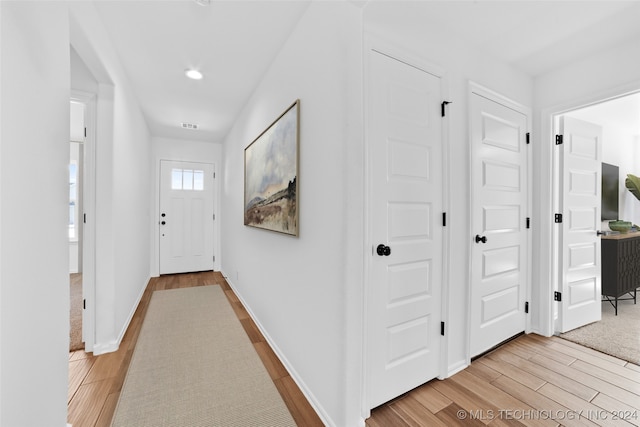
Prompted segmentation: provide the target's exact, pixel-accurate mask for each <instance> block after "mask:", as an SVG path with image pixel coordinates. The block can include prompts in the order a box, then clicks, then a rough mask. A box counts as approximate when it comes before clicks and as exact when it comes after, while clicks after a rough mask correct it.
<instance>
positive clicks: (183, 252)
mask: <svg viewBox="0 0 640 427" xmlns="http://www.w3.org/2000/svg"><path fill="white" fill-rule="evenodd" d="M159 223H160V225H159V227H160V274H170V273H185V272H190V271H206V270H213V165H212V164H208V163H188V162H172V161H165V160H163V161H161V162H160V218H159Z"/></svg>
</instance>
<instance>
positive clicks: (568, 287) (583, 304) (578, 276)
mask: <svg viewBox="0 0 640 427" xmlns="http://www.w3.org/2000/svg"><path fill="white" fill-rule="evenodd" d="M560 135H563V143H562V144H560V145H558V153H559V156H560V159H559V160H560V161H559V164H560V177H561V182H560V183H559V184H560V191H561V199H562V206H560V211H561V213H562V223H561V224H558V226H560V227H561V229H562V232H561V233H560V246H561V251H560V252H561V259H560V260H559V262H560V266H561V267H560V268H559V272H560V274H561V277H560V278H559V283H560V284H561V292H562V297H561V302H560V310H559V313H558V328H557V329H559V332H566V331H569V330H571V329H575V328H577V327H580V326H583V325H586V324H587V323H591V322H596V321H598V320H600V318H601V315H602V305H601V302H600V300H601V296H600V294H601V275H600V265H601V261H600V237H599V236H598V234H597V232H598V230H599V228H600V221H601V220H600V209H601V206H600V203H601V191H602V185H601V182H602V181H601V180H602V160H601V159H602V128H601V127H600V126H598V125H595V124H593V123H588V122H584V121H582V120H578V119H575V118H573V117H566V116H565V117H561V118H560Z"/></svg>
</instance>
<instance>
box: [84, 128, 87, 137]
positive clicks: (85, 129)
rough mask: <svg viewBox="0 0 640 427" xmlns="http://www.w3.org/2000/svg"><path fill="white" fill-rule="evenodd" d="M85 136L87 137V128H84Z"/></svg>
mask: <svg viewBox="0 0 640 427" xmlns="http://www.w3.org/2000/svg"><path fill="white" fill-rule="evenodd" d="M84 137H85V138H86V137H87V128H84Z"/></svg>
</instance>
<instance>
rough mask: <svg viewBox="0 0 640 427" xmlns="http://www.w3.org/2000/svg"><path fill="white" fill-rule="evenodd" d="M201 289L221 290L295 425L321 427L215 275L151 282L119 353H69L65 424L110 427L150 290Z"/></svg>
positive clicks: (201, 274)
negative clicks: (213, 286) (218, 286)
mask: <svg viewBox="0 0 640 427" xmlns="http://www.w3.org/2000/svg"><path fill="white" fill-rule="evenodd" d="M205 285H220V286H221V287H222V289H223V290H224V291H225V293H226V295H227V299H228V300H229V302H230V304H231V306H232V307H233V309H234V311H235V313H236V316H237V317H238V319H239V320H240V322H241V323H242V326H243V327H244V329H245V331H246V333H247V335H248V336H249V338H250V339H251V342H252V343H253V345H254V347H255V349H256V352H257V353H258V354H259V355H260V358H261V359H262V362H263V363H264V365H265V367H266V369H267V371H268V372H269V375H270V376H271V379H272V380H273V382H274V384H275V385H276V387H277V389H278V391H279V392H280V395H281V396H282V398H283V400H284V402H285V404H286V405H287V407H288V408H289V411H290V412H291V415H292V416H293V418H294V420H295V421H296V423H297V424H298V425H299V426H310V427H313V426H322V425H323V424H322V421H320V418H319V417H318V416H317V414H316V413H315V411H314V410H313V408H312V407H311V405H310V404H309V402H308V401H307V400H306V398H305V397H304V395H303V394H302V392H301V391H300V389H299V388H298V386H297V385H296V383H295V382H294V381H293V379H292V378H291V377H290V376H289V373H288V372H287V370H286V369H285V368H284V366H283V365H282V363H280V360H279V359H278V358H277V357H276V355H275V354H274V353H273V351H272V350H271V348H270V347H269V345H268V344H267V342H266V340H265V339H264V337H263V336H262V334H261V333H260V330H259V329H258V328H257V327H256V325H255V324H254V322H253V321H252V320H251V318H250V317H249V314H248V313H247V311H246V310H245V309H244V307H243V306H242V304H241V303H240V301H239V300H238V298H237V297H236V295H235V294H234V293H233V291H232V290H231V288H230V287H229V285H228V284H227V282H226V280H225V279H224V277H222V274H220V273H219V272H203V273H189V274H177V275H167V276H161V277H155V278H152V279H151V280H150V281H149V284H148V285H147V288H146V290H145V292H144V295H143V297H142V299H141V301H140V304H139V306H138V308H137V310H136V312H135V314H134V316H133V319H132V320H131V323H130V325H129V328H128V329H127V333H126V334H125V336H124V338H123V340H122V343H121V344H120V348H119V349H118V351H116V352H114V353H108V354H104V355H100V356H93V354H92V353H85V352H84V351H75V352H72V353H69V395H68V415H67V421H68V423H69V424H71V425H73V427H94V426H96V427H108V426H110V424H111V418H112V417H113V413H114V410H115V407H116V403H117V402H118V397H119V395H120V390H122V384H123V382H124V378H125V376H126V373H127V369H128V367H129V362H130V361H131V356H132V355H133V349H134V348H135V345H136V341H137V339H138V334H139V333H140V327H141V326H142V321H143V319H144V316H145V314H146V311H147V307H148V305H149V300H150V299H151V294H152V293H153V291H156V290H162V289H176V288H188V287H192V286H205ZM176 427H179V426H176Z"/></svg>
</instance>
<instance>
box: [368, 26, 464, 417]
mask: <svg viewBox="0 0 640 427" xmlns="http://www.w3.org/2000/svg"><path fill="white" fill-rule="evenodd" d="M371 51H374V52H377V53H379V54H382V55H385V56H388V57H390V58H393V59H395V60H398V61H400V62H403V63H405V64H407V65H409V66H411V67H414V68H417V69H419V70H421V71H424V72H426V73H428V74H431V75H433V76H435V77H438V78H439V79H440V90H441V95H442V97H443V101H444V100H445V99H448V96H449V82H448V78H447V73H446V71H445V69H444V68H442V67H440V66H438V65H435V64H433V63H431V62H429V61H427V60H425V59H423V58H422V57H421V56H420V55H419V54H417V53H413V52H411V51H409V50H407V49H405V48H401V47H399V46H397V45H395V44H392V43H389V42H387V41H385V40H383V39H381V38H380V37H379V36H377V35H375V34H372V33H366V34H365V36H364V60H363V74H364V78H363V85H364V88H363V113H364V120H363V127H364V129H363V135H364V205H363V209H364V212H363V218H364V221H363V222H364V241H363V248H362V250H363V254H364V256H365V260H364V264H363V268H364V271H363V293H362V298H363V304H362V306H363V310H362V319H363V322H362V325H363V329H362V346H363V347H362V348H363V352H362V379H363V381H362V399H361V405H362V409H361V414H362V417H363V419H366V418H369V416H370V415H371V409H372V408H371V407H370V403H369V397H368V392H369V386H368V379H369V378H370V376H371V367H370V366H369V363H368V360H369V358H368V351H367V349H368V348H369V344H370V339H369V335H370V332H371V331H370V328H369V324H370V322H369V321H368V320H369V316H370V314H369V310H368V308H369V307H368V295H369V294H370V293H369V289H370V274H369V272H370V269H371V257H370V256H367V255H368V254H369V253H370V252H371V251H372V248H373V239H372V236H371V228H370V227H371V221H370V214H369V212H370V206H371V194H372V188H371V185H370V182H371V179H370V176H371V150H370V149H369V144H368V141H369V138H368V123H369V119H368V110H369V105H368V99H369V94H368V87H369V83H370V52H371ZM441 125H442V133H441V139H442V145H443V149H442V161H443V164H442V177H443V181H442V185H443V189H442V191H443V198H442V208H443V211H444V212H447V213H450V207H451V206H450V200H449V185H450V184H449V173H450V167H449V166H450V164H449V159H450V157H449V156H450V152H449V145H450V144H449V127H450V121H449V119H448V116H445V118H444V119H443V121H442V124H441ZM450 217H451V215H449V218H450ZM450 239H451V237H450V233H449V227H443V233H442V289H441V307H440V313H441V321H444V322H445V323H446V324H449V317H448V316H449V311H448V301H449V277H450V260H449V251H450V248H451V244H450ZM450 338H451V336H450V335H445V337H441V342H440V351H441V354H440V366H439V371H440V374H439V376H438V378H446V377H448V376H449V374H448V371H449V368H448V366H447V365H448V361H447V356H448V343H449V341H448V340H449V339H450Z"/></svg>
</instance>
